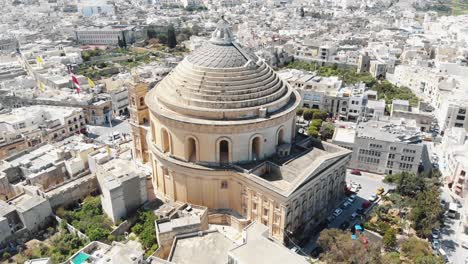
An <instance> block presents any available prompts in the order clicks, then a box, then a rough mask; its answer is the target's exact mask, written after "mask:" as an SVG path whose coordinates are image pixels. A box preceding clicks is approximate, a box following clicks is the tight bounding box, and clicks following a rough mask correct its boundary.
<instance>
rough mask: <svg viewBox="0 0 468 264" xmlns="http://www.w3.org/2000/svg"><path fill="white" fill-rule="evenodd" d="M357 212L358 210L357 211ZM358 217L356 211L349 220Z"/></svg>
mask: <svg viewBox="0 0 468 264" xmlns="http://www.w3.org/2000/svg"><path fill="white" fill-rule="evenodd" d="M358 211H359V209H358ZM358 215H359V213H358V212H357V211H356V212H354V213H353V214H352V215H351V219H356V217H357V216H358Z"/></svg>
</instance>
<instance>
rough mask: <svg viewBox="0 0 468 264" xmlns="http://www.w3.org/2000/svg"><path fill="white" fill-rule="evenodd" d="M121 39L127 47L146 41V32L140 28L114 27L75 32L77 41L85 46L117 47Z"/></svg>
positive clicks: (85, 29) (83, 29)
mask: <svg viewBox="0 0 468 264" xmlns="http://www.w3.org/2000/svg"><path fill="white" fill-rule="evenodd" d="M119 39H120V40H121V41H123V40H124V39H125V42H126V43H127V45H131V44H133V43H135V42H139V41H141V40H145V39H146V31H145V30H144V29H143V28H141V27H138V26H126V25H114V26H108V27H102V28H97V27H89V28H80V29H77V30H75V40H76V42H77V43H78V44H83V45H108V46H117V45H118V44H119Z"/></svg>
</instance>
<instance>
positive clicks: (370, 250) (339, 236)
mask: <svg viewBox="0 0 468 264" xmlns="http://www.w3.org/2000/svg"><path fill="white" fill-rule="evenodd" d="M317 243H318V245H319V246H320V247H321V248H323V250H324V252H323V253H322V254H321V255H320V260H321V261H323V262H325V263H349V264H352V263H360V264H380V263H382V257H381V254H380V245H379V244H378V243H371V244H365V243H364V241H363V239H362V238H361V237H359V238H358V239H356V240H352V239H351V233H349V232H343V231H341V230H338V229H325V230H323V231H322V232H321V233H320V236H319V238H318V241H317ZM382 264H383V263H382Z"/></svg>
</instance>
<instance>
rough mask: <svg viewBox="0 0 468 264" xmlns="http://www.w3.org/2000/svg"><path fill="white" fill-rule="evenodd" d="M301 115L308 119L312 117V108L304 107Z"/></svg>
mask: <svg viewBox="0 0 468 264" xmlns="http://www.w3.org/2000/svg"><path fill="white" fill-rule="evenodd" d="M302 117H303V118H304V120H307V121H310V120H312V118H313V117H314V111H313V109H305V110H304V112H303V113H302Z"/></svg>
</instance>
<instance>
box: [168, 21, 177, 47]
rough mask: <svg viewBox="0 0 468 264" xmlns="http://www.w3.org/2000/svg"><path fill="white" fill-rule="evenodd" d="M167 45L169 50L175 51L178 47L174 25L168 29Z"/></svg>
mask: <svg viewBox="0 0 468 264" xmlns="http://www.w3.org/2000/svg"><path fill="white" fill-rule="evenodd" d="M167 45H168V46H169V48H171V49H173V48H175V47H176V46H177V40H176V34H175V29H174V26H173V25H172V24H170V25H169V27H168V28H167Z"/></svg>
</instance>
